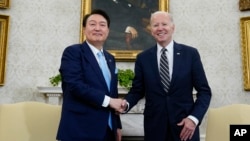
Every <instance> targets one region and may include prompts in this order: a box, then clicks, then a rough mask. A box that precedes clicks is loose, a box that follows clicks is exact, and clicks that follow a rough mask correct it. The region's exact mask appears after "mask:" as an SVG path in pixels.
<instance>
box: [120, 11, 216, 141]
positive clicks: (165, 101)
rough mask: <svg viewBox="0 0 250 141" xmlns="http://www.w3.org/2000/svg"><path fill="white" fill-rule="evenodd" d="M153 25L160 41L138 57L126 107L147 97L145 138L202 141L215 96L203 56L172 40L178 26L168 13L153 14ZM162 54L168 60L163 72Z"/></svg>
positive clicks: (152, 30)
mask: <svg viewBox="0 0 250 141" xmlns="http://www.w3.org/2000/svg"><path fill="white" fill-rule="evenodd" d="M150 26H151V34H152V36H153V37H154V38H155V40H156V41H157V44H156V45H155V46H153V47H152V48H150V49H147V50H145V51H143V52H142V53H140V54H139V55H138V56H137V59H136V62H135V78H134V80H133V84H132V88H131V89H130V91H129V93H128V94H127V95H126V97H125V99H126V100H124V105H123V106H126V105H127V108H128V109H127V110H130V109H131V108H132V107H133V106H134V105H135V104H136V103H137V102H138V100H140V99H141V98H143V97H145V102H146V103H145V110H144V135H145V141H199V140H200V138H199V125H200V123H201V121H202V119H203V117H204V115H205V113H206V111H207V109H208V107H209V104H210V99H211V95H212V94H211V90H210V87H209V84H208V82H207V78H206V75H205V72H204V69H203V65H202V62H201V59H200V55H199V53H198V51H197V49H195V48H193V47H190V46H187V45H184V44H179V43H176V42H175V41H173V39H172V34H173V33H174V28H175V26H174V23H173V19H172V16H171V15H170V14H169V13H167V12H164V11H158V12H155V13H153V14H152V16H151V19H150ZM162 49H167V51H166V52H165V53H164V51H163V52H162ZM161 56H163V57H162V58H167V60H168V63H165V64H167V65H166V68H168V69H167V70H164V71H161V69H162V68H163V67H162V64H164V63H161ZM164 56H165V57H164ZM166 72H168V76H166V75H165V73H166ZM162 74H164V76H165V77H166V78H168V80H166V81H167V83H164V82H162V81H165V79H164V78H162V77H161V76H162ZM169 77H170V78H169ZM193 89H195V90H196V91H197V93H196V100H194V99H193ZM125 103H126V104H125Z"/></svg>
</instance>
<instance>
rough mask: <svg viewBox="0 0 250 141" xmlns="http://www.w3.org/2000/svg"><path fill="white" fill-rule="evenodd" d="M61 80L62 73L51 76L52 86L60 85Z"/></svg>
mask: <svg viewBox="0 0 250 141" xmlns="http://www.w3.org/2000/svg"><path fill="white" fill-rule="evenodd" d="M61 81H62V78H61V74H60V73H59V74H57V75H55V76H52V77H50V78H49V82H50V84H51V85H52V86H54V87H55V86H58V85H59V83H61Z"/></svg>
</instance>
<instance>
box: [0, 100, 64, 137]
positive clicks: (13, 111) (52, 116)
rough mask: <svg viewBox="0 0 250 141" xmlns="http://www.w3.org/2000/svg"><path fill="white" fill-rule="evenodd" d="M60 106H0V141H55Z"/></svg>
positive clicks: (35, 103) (20, 104)
mask: <svg viewBox="0 0 250 141" xmlns="http://www.w3.org/2000/svg"><path fill="white" fill-rule="evenodd" d="M60 114H61V106H57V105H49V104H45V103H40V102H20V103H15V104H2V105H0V141H56V133H57V128H58V124H59V120H60Z"/></svg>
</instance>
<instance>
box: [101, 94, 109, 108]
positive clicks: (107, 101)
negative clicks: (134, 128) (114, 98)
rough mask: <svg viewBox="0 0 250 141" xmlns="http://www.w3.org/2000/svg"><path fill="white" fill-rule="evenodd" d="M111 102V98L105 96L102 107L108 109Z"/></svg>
mask: <svg viewBox="0 0 250 141" xmlns="http://www.w3.org/2000/svg"><path fill="white" fill-rule="evenodd" d="M109 102H110V97H109V96H106V95H105V97H104V100H103V102H102V107H108V106H109Z"/></svg>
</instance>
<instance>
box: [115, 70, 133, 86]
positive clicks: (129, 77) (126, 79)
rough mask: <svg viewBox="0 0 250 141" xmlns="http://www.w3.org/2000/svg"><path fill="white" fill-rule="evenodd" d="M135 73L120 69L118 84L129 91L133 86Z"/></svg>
mask: <svg viewBox="0 0 250 141" xmlns="http://www.w3.org/2000/svg"><path fill="white" fill-rule="evenodd" d="M133 78H134V72H133V71H132V70H131V69H118V82H119V85H120V86H121V87H124V88H126V89H127V90H129V89H130V88H131V86H132V81H133Z"/></svg>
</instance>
